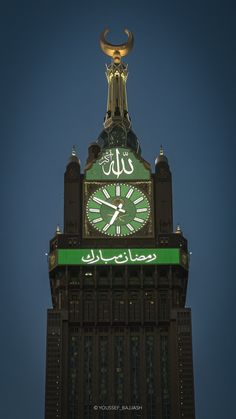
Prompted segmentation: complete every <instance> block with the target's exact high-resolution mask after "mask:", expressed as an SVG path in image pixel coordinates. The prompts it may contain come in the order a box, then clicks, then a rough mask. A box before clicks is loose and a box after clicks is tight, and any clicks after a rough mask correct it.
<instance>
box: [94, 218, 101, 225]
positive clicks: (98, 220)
mask: <svg viewBox="0 0 236 419" xmlns="http://www.w3.org/2000/svg"><path fill="white" fill-rule="evenodd" d="M100 221H102V218H101V217H100V218H95V220H93V223H94V224H97V223H100Z"/></svg>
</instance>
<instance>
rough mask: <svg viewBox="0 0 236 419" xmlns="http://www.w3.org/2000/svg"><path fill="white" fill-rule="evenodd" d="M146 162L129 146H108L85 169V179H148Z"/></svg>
mask: <svg viewBox="0 0 236 419" xmlns="http://www.w3.org/2000/svg"><path fill="white" fill-rule="evenodd" d="M150 178H151V172H150V168H149V165H148V163H147V162H145V161H144V160H143V159H141V158H138V157H137V156H135V154H134V153H133V152H132V151H131V150H130V149H129V148H122V147H120V148H118V147H115V148H109V149H106V150H105V151H103V153H102V154H101V155H100V157H99V158H98V159H97V160H96V161H95V162H94V163H92V165H91V166H90V167H89V168H88V169H87V170H86V171H85V179H86V180H100V181H104V180H117V181H118V180H124V179H125V180H149V179H150Z"/></svg>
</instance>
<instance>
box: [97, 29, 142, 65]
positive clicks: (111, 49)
mask: <svg viewBox="0 0 236 419" xmlns="http://www.w3.org/2000/svg"><path fill="white" fill-rule="evenodd" d="M108 32H109V29H108V28H106V29H105V30H104V31H103V32H102V33H101V35H100V46H101V49H102V51H103V52H104V53H105V54H106V55H108V56H109V57H112V58H113V61H114V63H115V64H119V63H120V62H121V57H124V56H125V55H127V54H128V53H129V52H130V51H131V49H132V48H133V44H134V37H133V34H132V32H130V31H129V30H128V29H125V30H124V32H125V33H126V35H127V36H128V40H127V42H125V43H124V44H119V45H113V44H110V43H109V42H107V40H106V35H107V34H108Z"/></svg>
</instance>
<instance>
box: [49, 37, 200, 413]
mask: <svg viewBox="0 0 236 419" xmlns="http://www.w3.org/2000/svg"><path fill="white" fill-rule="evenodd" d="M126 33H127V35H128V41H127V43H125V44H122V45H112V44H109V43H108V42H107V41H106V38H105V35H106V31H105V32H104V33H103V34H102V35H101V47H102V49H103V51H104V52H105V53H106V54H107V55H109V56H111V57H112V60H111V64H110V65H109V66H108V67H107V70H106V76H107V81H108V100H107V112H106V117H105V120H104V129H103V131H102V132H101V134H100V135H99V137H98V139H97V141H96V142H95V143H93V144H91V145H90V146H89V149H88V158H87V162H86V165H85V169H84V173H82V172H81V167H80V162H79V159H78V157H77V156H76V152H75V150H73V151H72V155H71V157H70V159H69V162H68V164H67V167H66V171H65V176H64V229H63V232H61V231H60V230H59V229H57V232H56V234H55V236H54V237H53V238H52V240H51V241H50V253H49V278H50V286H51V295H52V308H51V309H49V310H48V322H47V361H46V404H45V419H55V418H60V419H78V418H81V419H86V418H91V419H93V418H96V417H98V418H141V417H142V418H145V419H146V418H148V419H154V418H155V419H157V418H158V419H180V418H181V419H182V418H183V417H184V418H187V419H194V418H195V413H194V388H193V365H192V337H191V310H190V309H189V308H187V307H186V306H185V302H186V291H187V284H188V249H187V240H186V239H185V238H184V236H183V234H182V232H181V230H180V228H179V227H178V228H177V229H176V231H173V211H172V179H171V171H170V167H169V163H168V160H167V157H166V156H165V155H164V151H163V149H162V148H161V150H160V153H159V155H158V157H157V158H156V162H155V172H154V173H152V171H151V167H150V164H149V163H148V162H146V161H145V160H144V159H143V158H142V155H141V148H140V144H139V141H138V138H137V137H136V135H135V133H134V132H133V130H132V128H131V121H130V117H129V113H128V105H127V95H126V81H127V75H128V73H127V65H125V64H124V63H123V62H122V57H123V56H125V55H126V54H127V53H128V52H129V51H130V50H131V48H132V46H133V36H132V34H131V33H130V32H129V31H126Z"/></svg>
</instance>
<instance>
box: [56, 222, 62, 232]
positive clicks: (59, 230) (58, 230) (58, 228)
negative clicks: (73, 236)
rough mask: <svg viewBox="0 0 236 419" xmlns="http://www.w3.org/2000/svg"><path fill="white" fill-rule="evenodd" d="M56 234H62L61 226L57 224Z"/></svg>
mask: <svg viewBox="0 0 236 419" xmlns="http://www.w3.org/2000/svg"><path fill="white" fill-rule="evenodd" d="M56 234H62V233H61V229H60V226H59V225H58V224H57V229H56Z"/></svg>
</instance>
